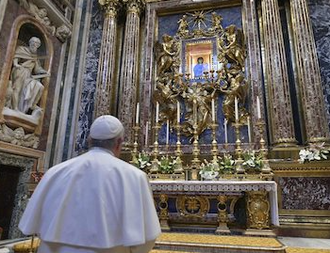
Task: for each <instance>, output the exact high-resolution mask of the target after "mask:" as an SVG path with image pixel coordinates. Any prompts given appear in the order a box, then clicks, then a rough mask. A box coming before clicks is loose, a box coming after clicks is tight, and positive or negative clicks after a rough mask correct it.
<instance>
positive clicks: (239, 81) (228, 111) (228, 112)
mask: <svg viewBox="0 0 330 253" xmlns="http://www.w3.org/2000/svg"><path fill="white" fill-rule="evenodd" d="M247 90H248V85H247V83H246V81H245V78H244V75H243V74H238V75H237V76H235V77H230V80H229V87H221V88H220V91H221V92H223V93H224V94H225V95H226V96H225V99H224V101H223V104H222V110H223V114H224V116H225V118H226V119H227V120H228V121H231V122H234V121H235V97H237V98H238V100H239V105H240V106H239V115H240V118H241V117H242V116H245V115H246V110H245V108H244V107H243V105H244V104H245V99H246V95H247Z"/></svg>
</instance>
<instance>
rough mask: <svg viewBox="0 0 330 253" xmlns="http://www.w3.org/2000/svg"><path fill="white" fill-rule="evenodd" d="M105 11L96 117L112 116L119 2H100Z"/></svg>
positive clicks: (103, 0) (97, 85)
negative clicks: (111, 103) (111, 102)
mask: <svg viewBox="0 0 330 253" xmlns="http://www.w3.org/2000/svg"><path fill="white" fill-rule="evenodd" d="M99 4H100V5H101V7H102V9H103V10H104V22H103V33H102V43H101V49H100V50H101V51H100V58H99V69H98V73H97V83H96V89H97V90H96V108H95V111H96V117H98V116H100V115H104V114H110V99H111V93H112V87H113V81H114V72H115V54H116V36H117V11H118V8H119V7H120V2H119V0H99Z"/></svg>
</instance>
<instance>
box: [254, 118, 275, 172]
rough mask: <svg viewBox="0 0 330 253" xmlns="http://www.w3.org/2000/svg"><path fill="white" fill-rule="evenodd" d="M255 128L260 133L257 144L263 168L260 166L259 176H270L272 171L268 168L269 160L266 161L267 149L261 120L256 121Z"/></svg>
mask: <svg viewBox="0 0 330 253" xmlns="http://www.w3.org/2000/svg"><path fill="white" fill-rule="evenodd" d="M257 126H258V128H259V133H260V140H259V143H260V154H261V155H262V163H263V166H262V169H261V174H262V176H266V178H267V176H268V177H269V176H271V175H272V174H273V173H272V169H271V168H270V166H269V160H268V149H267V148H266V145H265V144H266V141H265V140H264V137H263V136H264V126H265V123H264V122H263V121H262V120H261V119H258V121H257Z"/></svg>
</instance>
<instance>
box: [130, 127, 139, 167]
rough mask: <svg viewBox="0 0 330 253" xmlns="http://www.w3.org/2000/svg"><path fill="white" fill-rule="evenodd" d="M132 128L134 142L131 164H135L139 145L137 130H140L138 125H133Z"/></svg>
mask: <svg viewBox="0 0 330 253" xmlns="http://www.w3.org/2000/svg"><path fill="white" fill-rule="evenodd" d="M133 130H134V144H133V151H132V160H131V163H132V164H137V163H138V160H137V155H138V147H139V144H138V139H139V130H140V127H139V126H138V125H135V126H134V127H133Z"/></svg>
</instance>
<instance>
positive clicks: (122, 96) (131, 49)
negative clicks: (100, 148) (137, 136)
mask: <svg viewBox="0 0 330 253" xmlns="http://www.w3.org/2000/svg"><path fill="white" fill-rule="evenodd" d="M125 2H126V7H127V17H126V26H125V37H124V46H123V59H122V68H121V74H120V93H119V101H120V102H119V108H118V109H119V110H118V112H119V119H120V120H121V122H122V123H123V125H124V127H125V129H132V124H133V122H132V111H134V107H135V104H136V91H137V83H138V73H137V72H138V64H139V57H138V56H139V53H138V52H139V47H140V11H141V9H142V8H143V6H144V0H127V1H125ZM125 143H126V145H127V144H130V143H132V136H131V135H129V134H127V135H126V136H125Z"/></svg>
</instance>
